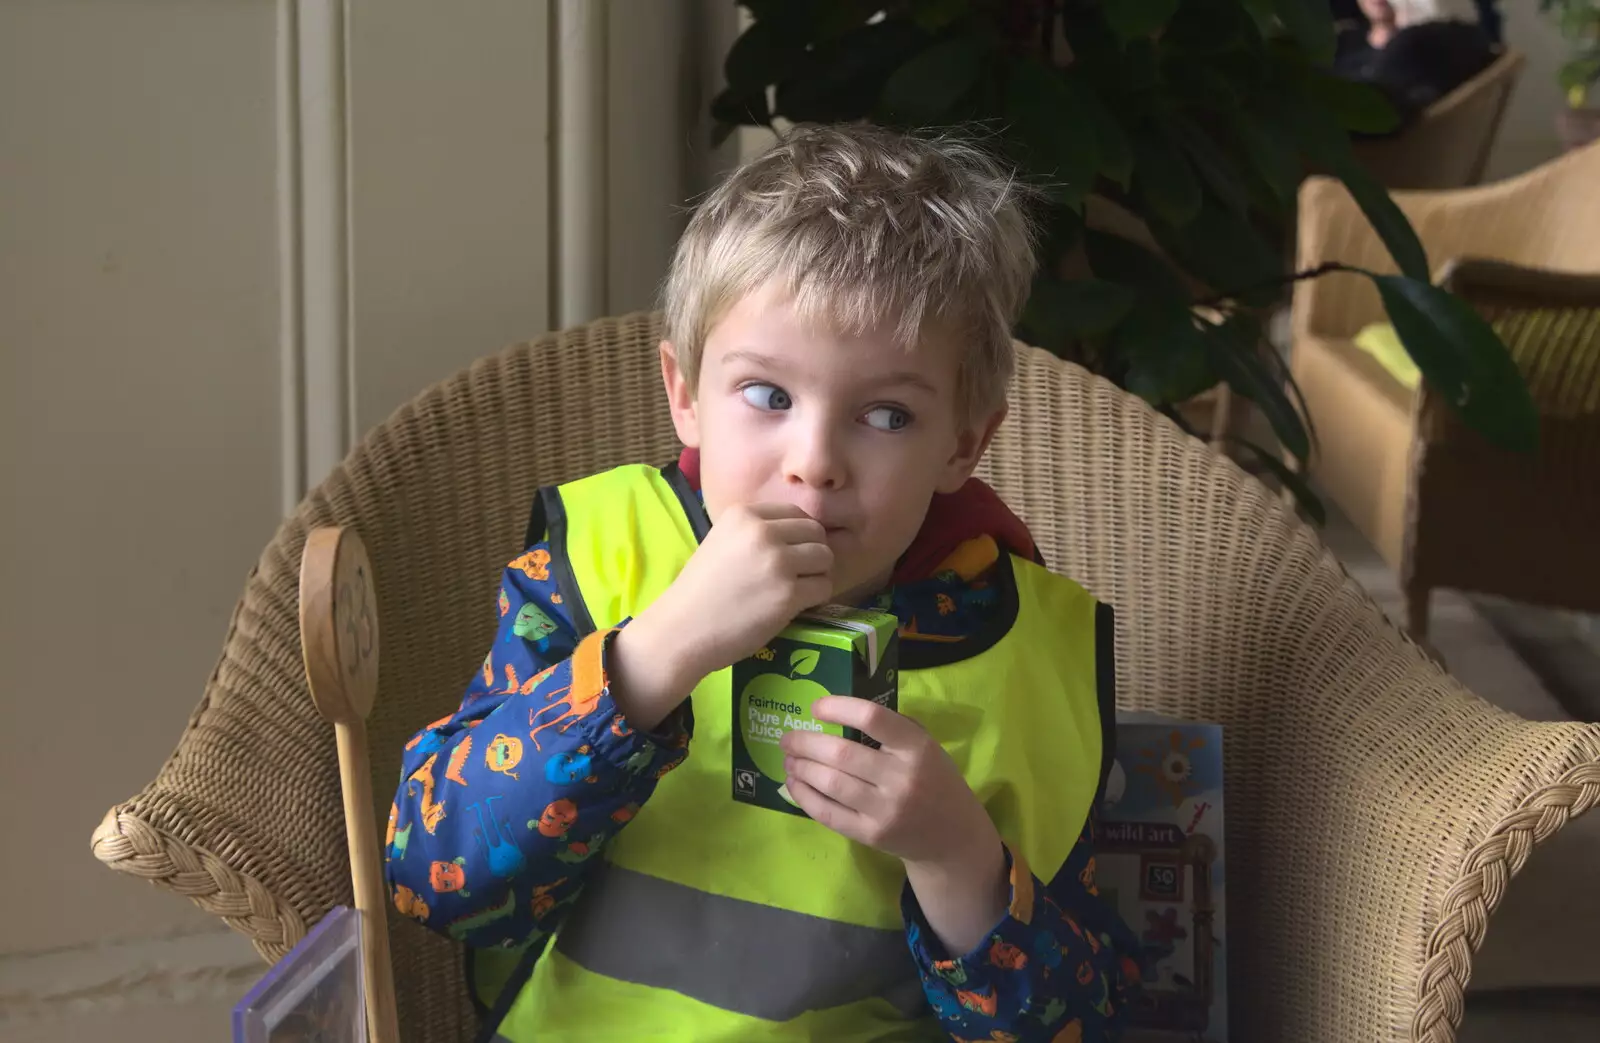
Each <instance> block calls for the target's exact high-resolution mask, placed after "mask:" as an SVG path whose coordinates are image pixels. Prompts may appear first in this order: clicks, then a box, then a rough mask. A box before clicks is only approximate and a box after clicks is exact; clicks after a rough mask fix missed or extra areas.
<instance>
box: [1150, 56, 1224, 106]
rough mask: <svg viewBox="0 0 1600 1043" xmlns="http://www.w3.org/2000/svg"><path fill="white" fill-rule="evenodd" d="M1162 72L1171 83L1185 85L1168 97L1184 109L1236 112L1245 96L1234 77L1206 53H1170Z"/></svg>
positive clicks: (1163, 62) (1164, 61)
mask: <svg viewBox="0 0 1600 1043" xmlns="http://www.w3.org/2000/svg"><path fill="white" fill-rule="evenodd" d="M1161 75H1162V77H1163V78H1164V79H1165V80H1166V81H1167V82H1168V83H1179V84H1182V85H1183V87H1182V90H1181V91H1179V92H1176V93H1174V94H1173V95H1171V96H1170V97H1169V99H1168V100H1169V101H1170V102H1171V103H1172V104H1173V105H1175V106H1178V107H1181V108H1183V109H1189V110H1195V109H1198V110H1201V111H1209V112H1232V111H1233V110H1234V109H1236V108H1238V107H1239V105H1240V103H1241V102H1242V100H1243V99H1242V98H1241V97H1240V94H1239V91H1238V89H1237V88H1236V87H1235V86H1234V84H1233V81H1232V80H1230V79H1229V78H1228V77H1227V76H1225V75H1223V73H1222V72H1221V71H1220V70H1219V69H1218V68H1217V66H1216V64H1215V63H1214V62H1212V60H1211V59H1210V58H1209V57H1207V56H1204V55H1188V54H1176V55H1169V56H1168V57H1167V58H1165V59H1163V61H1162V63H1161Z"/></svg>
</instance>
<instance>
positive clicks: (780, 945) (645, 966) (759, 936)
mask: <svg viewBox="0 0 1600 1043" xmlns="http://www.w3.org/2000/svg"><path fill="white" fill-rule="evenodd" d="M555 947H556V949H557V950H558V951H559V952H560V953H561V954H562V955H563V956H565V957H566V958H567V959H569V960H572V961H573V962H574V963H576V964H578V965H579V966H580V967H583V968H584V969H585V970H588V971H591V972H593V973H595V974H603V975H605V976H606V977H608V978H616V979H619V980H621V981H628V982H633V983H635V984H638V985H649V986H653V987H655V988H659V989H671V990H673V991H674V992H680V993H682V994H683V995H685V996H689V997H691V998H693V999H697V1000H699V1001H700V1002H702V1003H708V1004H710V1005H711V1006H713V1007H721V1008H722V1009H723V1010H731V1011H736V1012H738V1013H740V1014H748V1015H750V1016H752V1017H757V1018H765V1019H767V1020H768V1021H788V1020H789V1019H791V1018H795V1017H798V1016H799V1015H801V1014H804V1013H805V1012H806V1011H808V1010H826V1009H828V1008H831V1007H841V1006H844V1005H845V1004H848V1003H855V1002H857V1001H859V1000H866V999H872V998H873V997H878V998H880V999H884V1000H887V1001H888V1002H889V1003H891V1004H892V1005H893V1006H894V1008H895V1009H896V1010H898V1011H900V1013H902V1014H903V1015H905V1016H906V1017H907V1018H914V1017H918V1016H919V1015H922V1014H925V1013H928V1007H927V1000H926V999H925V997H924V995H923V991H922V982H921V980H920V979H919V978H918V976H917V967H916V964H915V963H914V962H913V961H912V959H911V949H910V947H909V946H908V945H907V943H906V936H905V932H904V931H898V930H895V931H886V930H881V929H879V928H875V927H859V926H856V925H854V924H846V923H838V922H835V921H833V920H825V919H822V918H821V917H817V916H810V915H808V914H806V913H797V912H792V911H790V910H786V909H774V908H772V907H771V906H766V905H760V904H758V903H755V902H746V901H743V900H741V899H737V898H724V897H722V896H721V895H714V894H707V893H706V892H704V891H697V890H695V889H694V888H692V887H685V886H684V885H682V884H675V883H672V882H670V881H667V880H662V879H659V878H657V877H653V876H648V875H646V874H644V873H639V872H635V871H633V870H629V869H622V868H619V867H617V866H613V865H609V864H606V863H602V864H600V865H597V866H595V867H594V869H593V871H592V872H591V875H590V877H589V880H588V881H587V882H586V883H585V884H584V888H583V897H582V898H581V899H580V900H579V902H578V904H577V905H576V906H575V907H574V908H573V910H572V912H571V913H570V914H569V916H568V918H567V921H566V922H565V923H563V924H562V925H561V929H560V931H558V932H557V934H556V940H555Z"/></svg>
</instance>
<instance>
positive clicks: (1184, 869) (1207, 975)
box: [1096, 713, 1228, 1043]
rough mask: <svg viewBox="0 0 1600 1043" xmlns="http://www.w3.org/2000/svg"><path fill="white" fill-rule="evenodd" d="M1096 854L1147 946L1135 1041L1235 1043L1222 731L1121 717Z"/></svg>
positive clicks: (1111, 896) (1112, 893)
mask: <svg viewBox="0 0 1600 1043" xmlns="http://www.w3.org/2000/svg"><path fill="white" fill-rule="evenodd" d="M1096 857H1097V863H1098V869H1097V873H1096V879H1097V883H1098V884H1099V888H1100V894H1101V896H1102V897H1103V898H1105V899H1106V900H1107V901H1109V902H1110V903H1111V904H1112V905H1113V906H1115V907H1116V909H1117V911H1118V912H1119V913H1120V914H1121V915H1122V918H1123V921H1124V922H1125V923H1127V925H1128V927H1129V928H1131V929H1132V931H1133V934H1134V937H1135V938H1136V939H1137V940H1138V942H1139V945H1140V950H1139V954H1138V962H1139V965H1140V973H1141V976H1142V978H1143V985H1142V987H1141V988H1140V990H1138V993H1137V994H1136V996H1137V998H1136V1000H1135V1002H1134V1006H1133V1008H1132V1009H1131V1010H1129V1012H1128V1031H1127V1034H1126V1036H1125V1037H1124V1038H1125V1039H1126V1040H1127V1043H1180V1041H1183V1043H1226V1041H1227V1039H1228V981H1227V971H1226V965H1227V960H1226V947H1225V945H1224V939H1225V938H1226V933H1227V932H1226V926H1225V925H1226V919H1225V917H1224V906H1225V904H1226V903H1225V902H1224V900H1223V896H1224V891H1225V889H1226V888H1225V884H1226V878H1225V876H1224V874H1223V799H1222V728H1221V727H1220V726H1219V725H1215V724H1207V723H1203V722H1197V721H1180V720H1175V719H1172V718H1166V717H1160V716H1156V715H1152V714H1134V713H1119V714H1118V716H1117V756H1116V759H1115V761H1114V762H1113V764H1112V769H1111V775H1110V778H1108V779H1107V782H1106V793H1105V800H1104V806H1103V810H1102V819H1101V828H1100V834H1099V836H1098V838H1097V843H1096Z"/></svg>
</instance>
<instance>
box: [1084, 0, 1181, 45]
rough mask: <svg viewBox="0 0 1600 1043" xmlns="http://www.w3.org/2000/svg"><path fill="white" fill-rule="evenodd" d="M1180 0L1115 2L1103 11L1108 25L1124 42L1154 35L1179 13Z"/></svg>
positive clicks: (1122, 0) (1128, 0)
mask: <svg viewBox="0 0 1600 1043" xmlns="http://www.w3.org/2000/svg"><path fill="white" fill-rule="evenodd" d="M1178 3H1179V0H1113V2H1111V3H1108V4H1106V5H1105V6H1104V7H1103V8H1102V9H1101V10H1102V11H1103V12H1104V15H1105V20H1106V24H1107V25H1109V26H1111V31H1112V32H1114V33H1116V34H1117V36H1118V37H1120V38H1121V39H1122V40H1124V41H1127V40H1137V39H1139V38H1141V37H1147V36H1150V35H1152V34H1153V33H1154V32H1155V31H1156V30H1157V29H1160V28H1161V27H1162V26H1163V25H1166V24H1167V20H1168V19H1170V18H1171V17H1172V16H1173V15H1174V14H1176V13H1177V11H1178Z"/></svg>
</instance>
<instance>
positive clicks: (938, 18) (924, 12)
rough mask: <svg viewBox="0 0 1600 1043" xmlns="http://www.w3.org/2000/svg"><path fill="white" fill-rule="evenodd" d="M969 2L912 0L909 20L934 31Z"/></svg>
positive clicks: (949, 20) (947, 22) (953, 18)
mask: <svg viewBox="0 0 1600 1043" xmlns="http://www.w3.org/2000/svg"><path fill="white" fill-rule="evenodd" d="M789 2H790V3H793V2H794V0H789ZM971 3H972V0H913V2H912V4H911V20H912V21H914V22H916V23H917V25H919V26H921V27H922V28H923V29H924V30H925V31H927V32H930V33H936V32H938V31H939V30H940V29H943V28H944V27H945V26H947V25H949V24H951V23H952V22H954V21H955V20H956V19H958V18H960V17H961V16H962V15H964V14H966V13H967V10H968V9H969V8H970V7H971Z"/></svg>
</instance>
